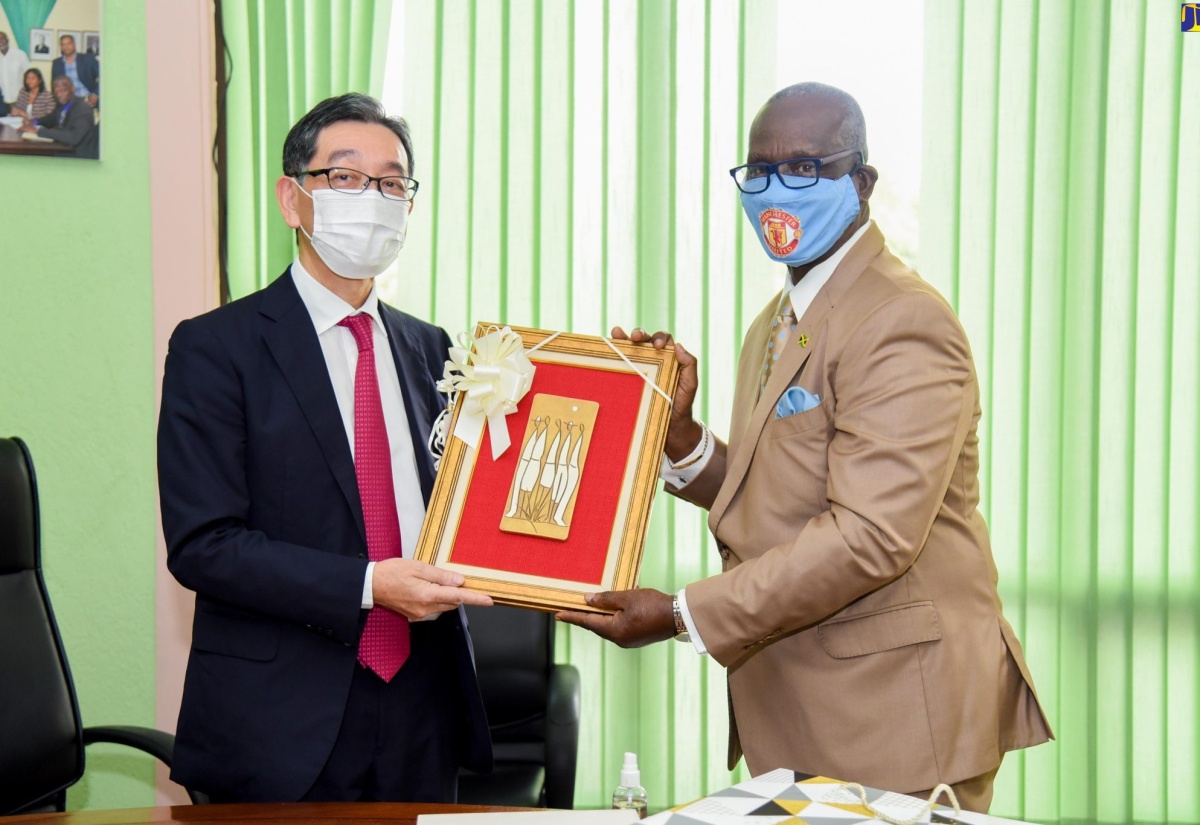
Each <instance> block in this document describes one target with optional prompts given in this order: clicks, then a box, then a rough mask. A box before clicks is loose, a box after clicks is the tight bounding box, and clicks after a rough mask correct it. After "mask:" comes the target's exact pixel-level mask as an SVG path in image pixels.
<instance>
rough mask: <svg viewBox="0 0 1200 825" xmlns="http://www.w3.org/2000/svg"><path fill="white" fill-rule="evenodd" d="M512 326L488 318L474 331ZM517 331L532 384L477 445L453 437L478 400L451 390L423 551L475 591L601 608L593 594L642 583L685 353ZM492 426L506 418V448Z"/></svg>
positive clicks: (528, 603) (553, 605) (522, 602)
mask: <svg viewBox="0 0 1200 825" xmlns="http://www.w3.org/2000/svg"><path fill="white" fill-rule="evenodd" d="M499 329H502V327H501V326H500V325H496V324H479V325H477V327H476V330H475V337H476V339H479V338H480V337H482V336H484V335H486V334H487V333H488V332H489V331H494V330H499ZM510 329H511V330H512V332H513V333H516V334H517V335H519V336H520V341H521V343H522V344H523V346H524V351H525V353H526V354H527V357H528V361H529V363H530V364H532V366H533V374H532V380H531V382H530V383H529V385H528V389H527V391H526V392H525V393H524V395H523V396H522V397H521V398H520V401H519V402H517V403H516V407H515V409H513V410H512V411H511V412H510V413H509V414H507V415H504V416H503V417H500V418H499V419H497V418H496V417H495V416H493V417H491V418H489V419H488V421H487V424H486V425H485V426H484V429H483V431H482V432H481V433H479V435H478V439H477V440H478V446H477V447H471V446H469V444H468V443H466V442H464V441H463V440H462V439H460V438H459V437H457V436H455V435H453V433H454V432H455V431H456V428H457V426H458V424H459V422H460V418H461V417H462V416H463V415H464V409H469V407H468V405H467V404H466V402H465V400H464V394H463V393H459V394H458V396H457V397H456V398H454V399H452V401H453V404H454V412H453V418H452V419H451V422H450V426H449V429H448V430H447V435H446V444H445V452H444V454H443V456H442V458H441V464H440V467H439V469H438V476H437V481H436V483H435V485H434V490H433V496H432V497H431V499H430V502H429V509H428V511H427V512H426V515H425V523H424V526H423V528H422V530H421V537H420V539H419V541H418V546H417V551H416V556H417V558H419V559H421V560H422V561H425V562H428V563H430V564H433V565H436V566H438V567H442V568H446V569H449V570H454V571H456V572H459V573H461V574H462V575H463V576H464V577H465V579H466V584H465V586H466V587H468V588H470V589H472V590H477V591H480V592H483V593H487V594H488V595H490V596H492V598H493V599H495V600H496V601H497V602H499V603H503V604H513V605H518V606H521V607H531V608H536V609H539V610H559V609H564V608H569V609H575V610H595V608H592V607H590V606H589V605H588V604H587V603H586V602H585V601H584V595H585V594H587V593H590V592H594V591H599V590H626V589H629V588H632V587H635V586H636V585H637V578H638V571H639V569H640V567H641V559H642V550H643V546H644V543H645V539H646V528H647V525H648V523H649V520H650V508H651V504H652V502H653V500H654V494H655V492H656V490H657V488H658V471H659V465H660V461H661V458H662V451H663V445H664V443H665V440H666V433H667V424H668V421H669V419H670V412H671V401H670V399H671V398H672V397H673V396H674V394H675V385H676V382H677V380H678V374H679V366H678V363H677V362H676V360H675V352H674V349H673V348H670V347H668V348H665V349H662V350H658V349H655V348H654V347H652V346H648V345H634V344H631V343H629V342H628V341H609V340H607V339H604V338H600V337H598V336H591V335H577V334H574V333H557V334H555V333H552V332H548V331H546V330H537V329H528V328H524V327H511V328H510ZM462 351H463V350H460V352H462ZM474 369H476V370H479V367H478V366H476V367H474ZM493 423H499V424H500V426H503V427H506V428H507V434H508V439H509V446H508V447H507V449H505V450H504V451H503V452H502V453H500V454H499V455H494V451H493V446H492V444H491V440H490V433H489V432H488V428H489V427H491V426H492V425H493Z"/></svg>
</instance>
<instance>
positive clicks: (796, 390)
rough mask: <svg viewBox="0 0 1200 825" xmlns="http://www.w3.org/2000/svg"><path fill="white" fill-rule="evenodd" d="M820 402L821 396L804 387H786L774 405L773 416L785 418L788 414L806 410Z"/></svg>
mask: <svg viewBox="0 0 1200 825" xmlns="http://www.w3.org/2000/svg"><path fill="white" fill-rule="evenodd" d="M820 403H821V396H819V395H814V394H812V393H811V392H809V391H808V390H806V389H804V387H788V391H787V392H785V393H784V394H783V398H780V399H779V403H778V404H776V405H775V417H776V418H787V417H788V416H789V415H795V414H796V413H802V412H806V411H808V410H811V409H812V408H813V407H815V406H817V405H818V404H820Z"/></svg>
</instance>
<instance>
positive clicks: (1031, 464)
mask: <svg viewBox="0 0 1200 825" xmlns="http://www.w3.org/2000/svg"><path fill="white" fill-rule="evenodd" d="M1178 16H1179V4H1178V3H1172V2H1163V1H1162V0H1154V2H1146V1H1145V0H1088V2H1048V0H1005V2H1003V3H1000V2H994V1H993V2H982V3H980V2H974V1H973V0H938V2H932V0H931V2H928V3H927V4H926V46H925V48H926V58H925V80H924V100H925V121H924V134H925V136H926V137H925V153H924V157H923V187H922V196H921V259H922V274H923V275H924V276H925V277H926V278H927V279H929V280H930V281H932V282H933V283H934V284H935V285H937V286H938V287H939V288H940V289H942V290H943V291H944V292H945V294H946V295H947V297H948V298H950V299H951V300H952V301H953V303H954V305H955V307H956V308H957V310H958V313H959V315H960V317H961V318H962V321H963V324H964V326H965V327H966V329H967V332H968V334H969V336H970V339H971V342H972V344H973V346H974V351H975V360H976V363H977V365H978V368H979V374H980V379H981V391H982V403H983V424H982V426H981V428H980V433H979V435H980V439H981V442H982V451H981V454H982V464H983V466H982V476H981V482H982V490H983V501H982V509H983V511H984V513H985V515H986V516H987V517H988V520H989V524H990V525H991V530H992V540H993V544H994V551H995V556H996V560H997V563H998V566H999V568H1000V589H1001V595H1002V596H1003V598H1004V600H1005V606H1006V614H1007V615H1008V617H1009V619H1010V620H1011V621H1012V622H1013V624H1014V626H1015V627H1016V629H1017V632H1018V635H1019V636H1020V637H1021V638H1022V639H1023V640H1024V642H1025V647H1026V652H1027V654H1028V658H1029V663H1030V667H1031V669H1032V671H1033V675H1034V679H1035V681H1036V682H1037V686H1038V688H1039V693H1040V696H1041V699H1042V701H1043V704H1044V705H1045V707H1046V709H1047V711H1048V713H1049V715H1050V718H1051V721H1052V723H1053V724H1054V727H1055V732H1056V734H1057V736H1058V741H1057V742H1055V743H1053V744H1051V745H1047V746H1042V747H1039V748H1035V749H1033V750H1031V751H1027V752H1025V753H1022V754H1012V755H1010V756H1009V757H1008V759H1006V761H1005V766H1004V768H1003V770H1002V771H1001V773H1000V777H999V780H998V782H997V793H996V802H995V804H994V805H993V813H997V814H999V815H1002V816H1015V817H1020V818H1026V819H1034V820H1039V821H1057V820H1059V819H1075V820H1078V819H1089V820H1098V821H1102V822H1128V821H1134V820H1137V821H1147V822H1196V821H1198V820H1200V712H1198V709H1200V604H1198V603H1197V602H1198V595H1200V572H1198V567H1197V560H1196V550H1197V548H1196V536H1197V529H1196V511H1197V505H1198V504H1200V493H1198V490H1200V486H1198V484H1197V473H1198V471H1197V466H1198V459H1200V455H1198V454H1197V437H1196V433H1197V424H1196V421H1197V418H1196V412H1197V403H1196V402H1197V389H1196V388H1197V386H1198V383H1200V382H1198V381H1197V379H1198V378H1200V375H1198V369H1197V360H1198V359H1197V353H1198V350H1200V344H1198V338H1197V329H1198V328H1200V318H1198V317H1197V316H1198V314H1200V291H1198V288H1197V280H1198V275H1200V265H1198V264H1197V256H1196V242H1197V240H1198V239H1200V164H1198V163H1197V162H1196V147H1197V137H1196V136H1197V135H1198V134H1200V103H1198V100H1197V97H1196V93H1195V90H1196V89H1197V88H1200V36H1197V35H1188V34H1180V32H1179V28H1178V26H1177V22H1178V20H1177V18H1178Z"/></svg>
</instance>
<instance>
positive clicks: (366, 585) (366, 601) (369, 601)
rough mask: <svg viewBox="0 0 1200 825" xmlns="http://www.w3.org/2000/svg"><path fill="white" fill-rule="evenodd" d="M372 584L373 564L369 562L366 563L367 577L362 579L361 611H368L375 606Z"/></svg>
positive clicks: (373, 578)
mask: <svg viewBox="0 0 1200 825" xmlns="http://www.w3.org/2000/svg"><path fill="white" fill-rule="evenodd" d="M374 583H375V562H373V561H369V562H367V575H366V576H365V577H364V578H363V597H362V607H363V610H370V609H371V608H372V607H374V606H375V590H374V588H373V585H374Z"/></svg>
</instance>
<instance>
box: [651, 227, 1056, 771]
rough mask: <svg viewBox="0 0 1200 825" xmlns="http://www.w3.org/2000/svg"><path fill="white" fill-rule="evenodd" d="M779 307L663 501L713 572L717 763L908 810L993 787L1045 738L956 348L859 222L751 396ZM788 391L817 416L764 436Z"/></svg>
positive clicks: (705, 628) (878, 238)
mask: <svg viewBox="0 0 1200 825" xmlns="http://www.w3.org/2000/svg"><path fill="white" fill-rule="evenodd" d="M776 305H777V297H776V298H772V299H771V301H770V302H769V303H768V304H767V306H766V308H764V310H763V312H762V313H761V314H760V315H759V316H758V318H756V319H755V321H754V323H753V324H752V325H751V327H750V329H749V331H748V332H747V334H746V340H745V342H744V344H743V347H742V354H741V359H740V362H739V365H738V375H737V388H736V391H735V396H734V409H733V416H732V425H731V433H730V437H729V443H728V446H726V444H724V443H722V442H719V441H718V443H717V449H716V453H715V455H714V456H713V458H712V460H711V461H710V463H709V464H708V465H707V466H706V467H705V469H704V471H703V472H702V473H701V474H700V476H698V477H697V478H696V479H695V480H694V481H693V482H692V483H691V484H689V485H687V486H686V487H684V488H682V489H681V490H677V491H676V490H672V492H674V493H675V494H676V495H679V496H681V497H682V498H685V499H688V500H690V501H692V502H694V503H696V504H698V505H700V506H702V507H704V508H706V509H708V510H709V511H710V513H709V519H708V524H709V528H710V529H711V530H712V532H713V535H715V536H716V538H717V543H718V548H719V549H720V552H721V555H722V557H723V559H724V571H725V572H724V573H723V574H721V575H719V576H714V577H712V578H709V579H706V580H703V581H700V582H697V583H695V584H692V585H689V586H688V588H687V602H688V608H689V610H690V612H691V614H692V618H693V620H694V622H695V625H696V628H697V630H698V631H699V633H700V636H701V637H702V639H703V640H704V643H705V645H706V646H707V648H708V651H709V653H710V654H711V655H712V656H713V657H715V658H716V659H717V661H719V662H720V663H721V664H722V665H724V666H725V667H726V668H728V672H729V692H730V702H731V708H730V746H729V766H730V768H731V769H732V768H733V766H734V765H735V764H736V762H737V759H738V757H739V756H740V755H741V754H742V753H743V752H744V754H745V757H746V764H747V766H748V767H749V769H750V771H751V773H752V774H759V773H762V772H764V771H767V770H770V769H772V768H779V767H784V768H791V769H793V770H799V771H803V772H806V773H814V774H821V775H825V776H831V777H835V778H840V779H847V780H854V781H859V782H862V783H864V784H867V785H871V786H874V787H877V788H885V789H888V790H895V791H901V792H903V791H911V790H918V789H924V788H931V787H933V786H934V785H936V784H938V783H939V782H947V783H953V782H958V781H962V780H965V779H969V778H972V777H975V776H978V775H980V774H983V773H986V772H988V771H990V770H992V769H993V768H995V767H996V766H997V765H999V763H1000V759H1001V754H1002V753H1003V752H1004V751H1008V750H1012V749H1015V748H1023V747H1028V746H1030V745H1034V744H1037V743H1040V742H1044V741H1046V740H1047V739H1049V738H1051V737H1052V734H1051V731H1050V726H1049V724H1048V723H1047V721H1046V718H1045V716H1044V714H1043V713H1042V710H1041V707H1040V705H1039V704H1038V701H1037V697H1036V694H1035V692H1034V688H1033V682H1032V680H1031V679H1030V676H1029V671H1028V668H1027V667H1026V665H1025V660H1024V655H1023V654H1022V652H1021V645H1020V643H1019V642H1018V641H1017V638H1016V636H1015V635H1014V633H1013V631H1012V628H1011V627H1009V624H1008V622H1007V621H1005V619H1004V616H1003V615H1002V613H1001V606H1000V598H999V596H998V594H997V591H996V580H997V573H996V565H995V562H994V561H993V559H992V552H991V547H990V545H989V542H988V532H987V526H986V525H985V524H984V521H983V518H982V516H981V515H980V514H979V512H978V510H977V505H978V502H979V485H978V470H979V444H978V438H977V436H976V426H977V424H978V422H979V416H980V407H979V389H978V386H977V382H976V376H975V366H974V363H973V361H972V358H971V351H970V346H969V345H968V343H967V339H966V335H965V334H964V332H963V330H962V327H961V326H960V325H959V323H958V319H957V318H956V317H955V315H954V312H953V311H952V310H951V308H950V307H949V305H948V304H947V303H946V301H945V300H944V299H943V298H942V297H941V295H939V294H938V293H937V291H936V290H934V289H933V288H932V287H930V286H929V285H928V284H926V283H925V282H924V281H922V280H921V278H920V276H918V275H917V274H916V273H915V272H913V271H912V270H911V269H909V268H908V267H907V266H905V265H904V264H903V263H902V262H901V261H900V260H898V259H897V258H895V257H894V256H893V255H892V254H891V253H890V252H888V250H887V249H886V247H885V245H884V240H883V235H882V234H881V233H880V231H879V230H878V228H876V227H875V226H871V227H870V228H869V229H868V230H867V232H866V233H865V234H864V235H863V236H862V237H861V238H860V239H859V241H858V242H857V243H856V244H855V246H854V247H853V248H852V249H851V250H850V251H849V252H848V253H847V255H846V257H845V258H844V259H843V260H842V262H841V263H840V264H839V265H838V267H837V269H836V270H835V272H834V274H833V275H832V277H831V278H830V279H829V281H828V282H827V283H826V285H825V286H824V287H823V288H822V289H821V291H820V292H819V293H818V294H817V296H816V298H815V299H814V300H813V303H812V305H811V306H810V307H809V308H808V310H807V311H806V312H805V313H804V315H803V317H801V318H800V320H799V322H798V324H797V328H796V332H795V333H794V334H793V336H792V338H791V340H789V342H788V344H787V347H786V350H785V352H784V353H783V354H782V355H781V356H780V358H779V361H778V362H777V363H776V365H775V367H773V369H772V373H771V378H770V381H769V382H768V384H767V386H766V389H765V391H764V393H763V395H762V397H761V398H757V392H758V384H759V376H760V374H761V373H760V371H761V368H762V359H763V352H764V351H765V349H766V342H767V336H768V334H769V328H770V324H771V321H772V318H773V314H774V311H775V307H776ZM802 334H803V335H807V338H808V340H807V345H806V346H802V345H801V343H800V342H801V335H802ZM791 386H802V387H804V388H805V389H807V390H809V391H810V392H813V393H816V394H817V395H818V396H820V399H821V403H820V405H819V406H817V407H815V408H813V409H811V410H808V411H806V412H802V413H798V414H795V415H791V416H787V417H784V418H776V416H775V405H776V402H777V401H778V400H779V398H780V397H781V396H782V395H783V393H784V392H785V391H786V390H787V388H788V387H791Z"/></svg>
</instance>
